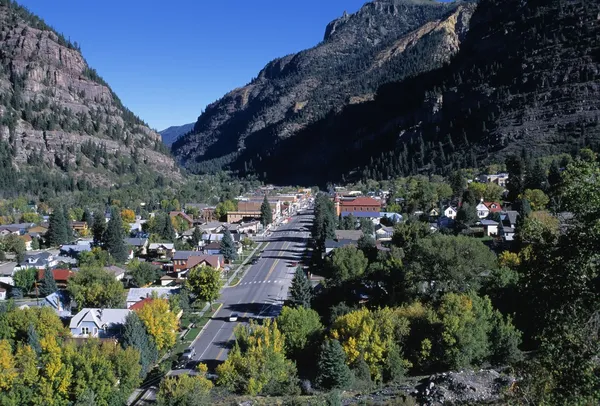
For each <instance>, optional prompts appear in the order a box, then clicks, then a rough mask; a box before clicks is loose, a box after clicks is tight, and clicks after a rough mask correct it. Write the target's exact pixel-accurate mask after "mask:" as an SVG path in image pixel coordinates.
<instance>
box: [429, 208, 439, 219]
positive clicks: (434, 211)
mask: <svg viewBox="0 0 600 406" xmlns="http://www.w3.org/2000/svg"><path fill="white" fill-rule="evenodd" d="M439 216H440V212H439V210H438V209H437V208H435V207H434V208H433V209H431V210H429V217H439Z"/></svg>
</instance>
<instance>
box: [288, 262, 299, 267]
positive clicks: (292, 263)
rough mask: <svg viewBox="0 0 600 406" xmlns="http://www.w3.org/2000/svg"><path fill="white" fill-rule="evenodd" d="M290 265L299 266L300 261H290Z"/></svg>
mask: <svg viewBox="0 0 600 406" xmlns="http://www.w3.org/2000/svg"><path fill="white" fill-rule="evenodd" d="M290 266H298V261H292V262H290Z"/></svg>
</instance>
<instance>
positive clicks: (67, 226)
mask: <svg viewBox="0 0 600 406" xmlns="http://www.w3.org/2000/svg"><path fill="white" fill-rule="evenodd" d="M63 217H64V219H65V223H64V227H65V235H66V236H67V243H68V242H71V241H72V239H73V228H71V218H70V217H69V210H68V209H67V206H64V207H63Z"/></svg>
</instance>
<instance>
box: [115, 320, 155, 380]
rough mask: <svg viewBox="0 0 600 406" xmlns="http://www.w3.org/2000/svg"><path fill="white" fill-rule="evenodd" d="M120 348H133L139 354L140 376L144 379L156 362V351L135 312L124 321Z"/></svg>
mask: <svg viewBox="0 0 600 406" xmlns="http://www.w3.org/2000/svg"><path fill="white" fill-rule="evenodd" d="M121 346H122V347H123V348H124V349H127V348H128V347H133V348H135V349H136V350H138V351H139V352H140V365H141V366H142V369H141V371H140V375H141V377H142V378H144V377H145V376H146V375H147V374H148V372H149V371H150V370H151V369H152V366H153V365H154V364H155V363H156V361H157V360H158V350H157V349H156V345H155V344H154V341H153V340H152V338H151V336H150V335H149V334H148V332H147V331H146V327H145V326H144V323H143V322H142V320H141V319H140V317H139V316H138V315H137V313H136V312H131V313H129V314H128V315H127V318H126V319H125V324H124V326H123V334H122V336H121Z"/></svg>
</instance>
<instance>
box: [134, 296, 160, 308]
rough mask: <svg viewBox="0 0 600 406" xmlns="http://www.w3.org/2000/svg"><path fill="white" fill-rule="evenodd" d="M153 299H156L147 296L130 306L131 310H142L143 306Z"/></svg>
mask: <svg viewBox="0 0 600 406" xmlns="http://www.w3.org/2000/svg"><path fill="white" fill-rule="evenodd" d="M153 301H154V299H152V298H151V297H147V298H145V299H142V300H140V301H139V302H137V303H134V304H132V305H131V306H129V310H141V309H142V307H144V306H145V305H146V304H147V303H151V302H153Z"/></svg>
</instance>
